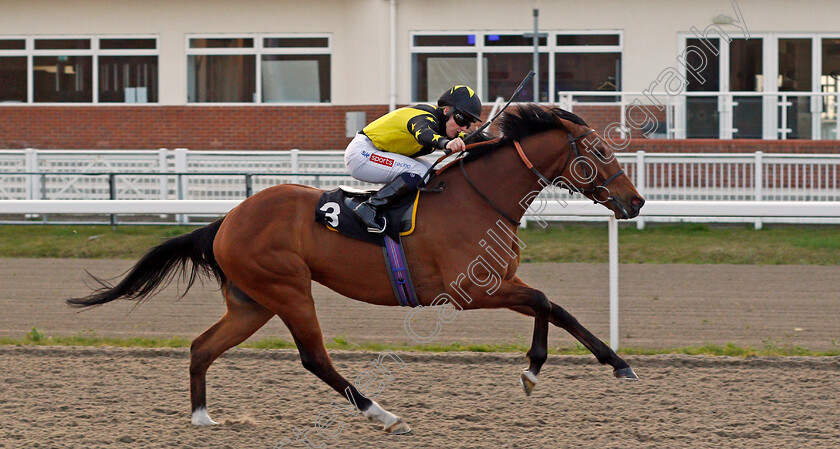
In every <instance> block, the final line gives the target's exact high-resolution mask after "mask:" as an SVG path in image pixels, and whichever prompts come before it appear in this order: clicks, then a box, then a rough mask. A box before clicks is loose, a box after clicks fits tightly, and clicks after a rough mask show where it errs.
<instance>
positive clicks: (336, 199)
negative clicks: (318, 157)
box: [315, 187, 419, 246]
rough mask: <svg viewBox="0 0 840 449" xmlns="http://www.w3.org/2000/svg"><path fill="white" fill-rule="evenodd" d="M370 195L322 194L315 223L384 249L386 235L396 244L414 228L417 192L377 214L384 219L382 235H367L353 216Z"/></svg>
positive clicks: (363, 193)
mask: <svg viewBox="0 0 840 449" xmlns="http://www.w3.org/2000/svg"><path fill="white" fill-rule="evenodd" d="M372 192H373V191H370V192H368V191H359V190H353V189H348V191H345V190H343V189H342V188H341V187H339V188H337V189H335V190H330V191H328V192H324V194H323V195H321V199H320V200H318V205H317V206H316V207H315V221H317V222H318V223H321V224H324V225H326V226H327V228H328V229H331V230H333V231H338V232H339V233H341V234H344V235H346V236H348V237H353V238H354V239H359V240H363V241H365V242H369V243H373V244H374V245H379V246H385V235H386V234H387V235H388V236H390V237H391V238H392V239H394V240H395V241H399V238H400V237H399V236H400V234H401V233H403V235H407V234H405V233H408V232H409V231H411V230H413V228H414V210H415V207H416V206H415V205H416V203H417V201H418V199H419V192H418V193H417V194H415V195H408V196H406V197H405V198H402V199H400V200H398V201H396V202H395V203H393V204H391V205H389V206H388V208H387V209H385V210H382V209H380V211H379V216H380V217H385V220H386V222H387V223H386V227H385V232H384V233H382V234H374V233H372V232H368V230H367V226H365V225H364V224H363V223H362V222H361V220H359V218H358V217H357V216H356V214H355V213H354V212H353V209H355V208H356V206H358V205H359V203H361V202H363V201H365V200H367V199H368V198H369V197H370V194H371V193H372Z"/></svg>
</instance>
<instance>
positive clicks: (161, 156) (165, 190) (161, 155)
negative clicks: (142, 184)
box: [158, 148, 169, 200]
mask: <svg viewBox="0 0 840 449" xmlns="http://www.w3.org/2000/svg"><path fill="white" fill-rule="evenodd" d="M167 153H168V150H167V149H166V148H161V149H159V150H158V171H160V183H159V185H160V199H162V200H165V199H169V177H168V176H167V175H166V174H167V173H168V172H169V161H167V157H166V156H167Z"/></svg>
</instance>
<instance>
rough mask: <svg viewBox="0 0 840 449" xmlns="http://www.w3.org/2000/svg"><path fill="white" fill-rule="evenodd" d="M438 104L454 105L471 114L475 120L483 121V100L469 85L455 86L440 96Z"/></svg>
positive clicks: (459, 109) (441, 105)
mask: <svg viewBox="0 0 840 449" xmlns="http://www.w3.org/2000/svg"><path fill="white" fill-rule="evenodd" d="M437 104H438V106H440V107H443V106H452V107H453V108H455V109H456V110H457V111H460V112H462V113H464V114H466V115H467V116H469V117H470V118H471V119H472V120H473V121H476V122H480V121H481V100H479V99H478V95H476V94H475V91H474V90H473V89H472V88H471V87H469V86H463V85H462V86H453V87H452V88H451V89H447V90H446V91H445V92H444V93H443V95H441V96H440V98H438V101H437Z"/></svg>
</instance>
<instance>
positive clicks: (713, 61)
mask: <svg viewBox="0 0 840 449" xmlns="http://www.w3.org/2000/svg"><path fill="white" fill-rule="evenodd" d="M692 47H693V48H692ZM710 47H711V48H710ZM686 48H692V50H694V51H698V52H700V54H702V55H703V57H704V58H705V60H706V65H705V69H704V70H703V71H702V73H700V74H699V75H700V77H701V79H703V80H705V82H703V83H701V82H699V81H698V79H696V78H693V77H690V76H689V77H686V79H687V80H688V86H687V88H686V90H687V91H688V92H710V93H717V92H718V91H720V39H704V40H702V41H701V40H700V39H686ZM690 54H692V56H693V52H692V53H690ZM697 62H698V61H690V60H689V61H687V65H688V66H691V67H702V66H703V64H702V63H701V64H698V63H697ZM719 129H720V114H719V113H718V96H717V95H714V94H713V95H709V96H706V95H688V96H686V99H685V137H686V138H688V139H717V138H718V137H719Z"/></svg>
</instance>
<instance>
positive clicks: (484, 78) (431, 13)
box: [0, 0, 840, 152]
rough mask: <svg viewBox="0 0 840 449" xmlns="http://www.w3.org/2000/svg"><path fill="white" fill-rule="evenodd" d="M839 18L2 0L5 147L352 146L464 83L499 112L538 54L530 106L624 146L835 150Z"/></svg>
mask: <svg viewBox="0 0 840 449" xmlns="http://www.w3.org/2000/svg"><path fill="white" fill-rule="evenodd" d="M838 9H840V7H838V4H837V2H836V1H833V0H831V1H830V0H807V1H805V2H800V3H791V2H785V1H781V0H740V1H737V2H730V1H715V0H713V1H710V2H687V1H667V0H650V1H635V0H629V1H628V0H625V1H621V0H602V1H596V2H588V3H572V2H564V1H559V0H542V1H532V2H512V1H498V0H487V1H466V0H453V1H446V2H444V1H438V0H428V1H423V2H420V1H416V0H391V1H389V0H345V1H336V0H311V1H307V2H299V1H291V0H273V1H268V0H240V1H223V0H204V1H195V0H179V1H161V0H150V1H149V0H147V1H139V0H123V1H119V2H113V1H102V0H88V1H84V2H63V1H58V0H5V1H4V2H2V3H1V4H0V148H78V149H85V148H98V149H102V148H113V149H133V148H160V147H167V148H175V147H185V148H191V149H226V150H231V149H233V150H235V149H248V150H251V149H280V150H282V149H291V148H299V149H340V148H343V147H344V146H345V145H346V143H347V142H348V141H349V140H350V138H351V137H350V136H352V134H353V132H355V131H356V130H357V129H358V128H359V127H360V126H363V125H364V123H366V122H369V121H371V120H373V119H375V118H377V117H378V116H379V115H381V114H383V113H385V112H387V111H388V110H389V109H391V108H393V107H398V106H401V105H405V104H411V103H415V102H433V101H434V100H435V99H436V98H437V96H438V95H439V94H440V92H441V91H442V90H443V89H445V88H446V87H448V86H451V85H453V84H468V85H470V86H474V87H475V88H476V90H477V91H478V94H479V95H480V96H481V98H482V100H483V101H484V102H485V105H486V107H485V114H486V113H489V112H490V110H491V108H492V106H493V104H494V102H496V101H497V99H499V98H502V99H505V100H506V99H507V98H508V97H509V95H510V94H511V93H512V91H513V90H514V89H515V87H516V86H517V85H518V84H519V82H520V81H521V80H522V78H523V76H524V75H525V74H526V73H527V72H528V70H530V69H531V68H532V67H534V66H535V61H536V65H538V70H537V72H538V79H537V81H536V83H535V84H534V85H529V86H527V87H526V89H525V90H524V91H523V94H522V96H521V98H520V99H521V100H522V101H538V102H542V103H546V104H552V105H558V106H561V107H564V108H566V109H572V110H573V111H574V112H575V113H577V114H579V115H580V116H582V117H583V118H584V119H585V120H587V121H588V122H589V123H590V124H591V125H592V126H593V127H594V128H595V129H596V130H598V131H599V132H600V133H601V134H602V135H605V136H608V137H609V138H610V140H611V141H612V142H613V143H614V144H615V146H616V147H617V148H621V149H629V150H631V151H632V150H646V151H735V152H744V151H755V150H762V151H771V152H772V151H780V152H836V151H837V149H838V139H840V124H838V120H837V118H838V111H839V110H840V109H838V108H840V101H838V98H840V97H838V95H840V94H838V78H840V22H838V21H837V20H836V17H837V12H838ZM535 10H536V11H537V12H538V15H537V17H536V18H537V21H536V24H537V31H538V34H537V35H536V36H537V48H536V51H535V45H534V28H535V12H534V11H535ZM535 53H536V57H535ZM628 137H629V138H628Z"/></svg>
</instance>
